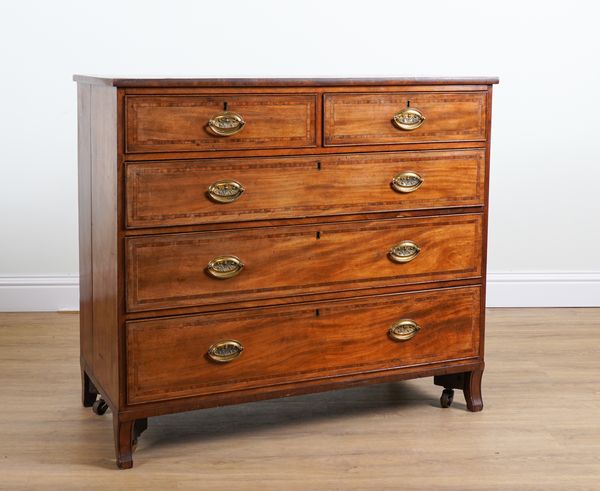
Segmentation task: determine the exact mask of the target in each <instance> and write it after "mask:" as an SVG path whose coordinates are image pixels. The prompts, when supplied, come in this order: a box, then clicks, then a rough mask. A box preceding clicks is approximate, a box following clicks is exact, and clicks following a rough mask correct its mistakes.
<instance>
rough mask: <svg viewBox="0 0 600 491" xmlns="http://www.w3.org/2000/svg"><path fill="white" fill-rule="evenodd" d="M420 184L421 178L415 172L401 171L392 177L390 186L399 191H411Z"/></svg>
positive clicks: (421, 182)
mask: <svg viewBox="0 0 600 491" xmlns="http://www.w3.org/2000/svg"><path fill="white" fill-rule="evenodd" d="M422 184H423V178H422V177H421V176H420V175H419V174H417V173H416V172H402V173H400V174H398V175H397V176H396V177H394V178H393V179H392V188H393V189H394V191H398V192H399V193H412V192H413V191H416V190H417V189H419V188H420V187H421V185H422Z"/></svg>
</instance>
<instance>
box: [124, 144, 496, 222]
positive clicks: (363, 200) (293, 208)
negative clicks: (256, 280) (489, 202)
mask: <svg viewBox="0 0 600 491" xmlns="http://www.w3.org/2000/svg"><path fill="white" fill-rule="evenodd" d="M126 176H127V177H126V179H127V185H126V188H127V191H126V193H127V199H126V203H127V204H126V208H127V210H126V216H127V226H128V227H129V228H139V227H160V226H173V225H192V224H201V223H219V222H235V221H238V222H239V221H247V220H262V219H277V218H293V217H305V216H312V217H316V216H326V215H338V214H349V213H365V212H377V211H401V210H414V209H432V208H444V207H456V206H481V205H483V196H484V182H485V153H484V150H480V149H476V150H455V151H429V152H396V153H371V154H350V155H328V156H320V157H291V158H290V157H276V158H252V159H248V158H246V159H220V160H195V161H170V162H141V163H129V164H128V165H127V170H126Z"/></svg>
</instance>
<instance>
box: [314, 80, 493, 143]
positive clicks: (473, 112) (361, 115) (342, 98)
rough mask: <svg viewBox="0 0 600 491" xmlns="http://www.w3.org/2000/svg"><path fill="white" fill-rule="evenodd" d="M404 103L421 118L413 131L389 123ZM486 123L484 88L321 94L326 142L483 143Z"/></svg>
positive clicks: (404, 105)
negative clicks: (468, 90)
mask: <svg viewBox="0 0 600 491" xmlns="http://www.w3.org/2000/svg"><path fill="white" fill-rule="evenodd" d="M408 105H410V107H411V108H413V109H418V110H419V111H421V112H422V113H423V115H424V116H425V122H424V123H423V124H422V125H421V126H420V127H419V128H417V129H415V130H412V131H406V130H401V129H398V128H396V127H395V126H394V124H393V123H392V118H393V117H394V115H395V114H396V113H397V112H398V111H400V110H402V109H404V108H406V107H407V106H408ZM485 123H486V92H472V93H418V94H415V93H395V94H394V93H392V94H388V93H386V94H382V93H371V94H325V101H324V135H325V136H324V144H325V145H326V146H333V145H378V144H386V143H388V144H389V143H394V144H397V143H409V142H412V143H423V142H440V141H447V142H451V141H483V140H485V138H486V134H485Z"/></svg>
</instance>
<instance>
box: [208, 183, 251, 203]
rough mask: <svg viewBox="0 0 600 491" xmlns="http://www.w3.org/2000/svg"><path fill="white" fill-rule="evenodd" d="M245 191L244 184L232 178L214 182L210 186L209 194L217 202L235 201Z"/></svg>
mask: <svg viewBox="0 0 600 491" xmlns="http://www.w3.org/2000/svg"><path fill="white" fill-rule="evenodd" d="M244 191H245V189H244V186H242V185H241V184H240V183H239V182H237V181H234V180H230V179H223V180H222V181H217V182H214V183H213V184H211V185H210V186H209V187H208V195H209V196H210V197H211V198H212V199H213V200H214V201H216V202H217V203H233V202H234V201H235V200H237V199H238V198H239V197H240V196H241V195H242V194H243V193H244Z"/></svg>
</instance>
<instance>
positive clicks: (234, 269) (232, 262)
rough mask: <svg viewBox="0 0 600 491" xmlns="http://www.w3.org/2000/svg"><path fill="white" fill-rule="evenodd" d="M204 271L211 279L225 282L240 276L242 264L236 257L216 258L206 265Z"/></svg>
mask: <svg viewBox="0 0 600 491" xmlns="http://www.w3.org/2000/svg"><path fill="white" fill-rule="evenodd" d="M206 269H207V271H208V274H210V275H211V276H212V277H213V278H217V279H219V280H225V279H227V278H233V277H234V276H237V275H238V274H240V272H241V271H242V269H244V263H243V262H242V261H240V258H239V257H236V256H218V257H215V258H214V259H213V260H212V261H211V262H209V263H208V266H207V267H206Z"/></svg>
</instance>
